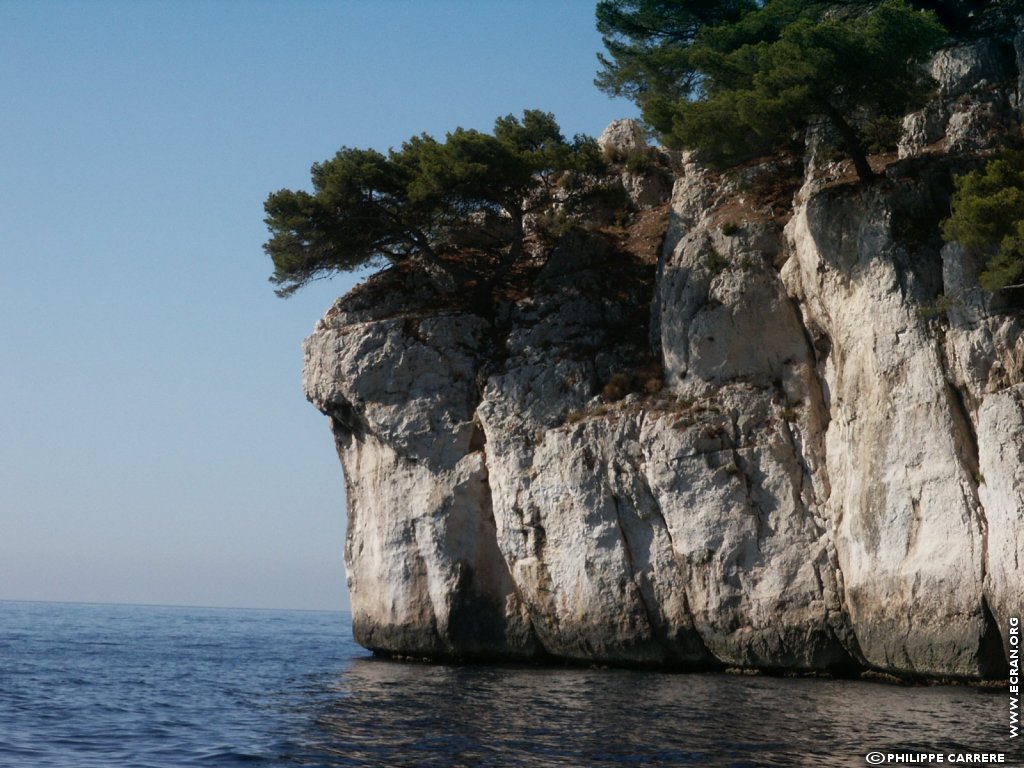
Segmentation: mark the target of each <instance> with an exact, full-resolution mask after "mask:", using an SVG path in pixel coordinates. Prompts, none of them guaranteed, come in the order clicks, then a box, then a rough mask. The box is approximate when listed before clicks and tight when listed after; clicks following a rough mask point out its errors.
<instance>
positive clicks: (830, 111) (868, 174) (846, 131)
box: [825, 104, 877, 184]
mask: <svg viewBox="0 0 1024 768" xmlns="http://www.w3.org/2000/svg"><path fill="white" fill-rule="evenodd" d="M825 115H826V117H828V119H829V120H830V121H831V122H832V125H833V126H834V127H835V129H836V131H838V132H839V137H840V138H841V139H842V140H843V143H844V144H845V145H846V151H847V153H848V154H849V155H850V159H851V160H853V167H854V168H856V169H857V178H859V179H860V183H861V184H869V183H870V182H872V181H874V180H875V179H876V178H877V176H876V175H875V172H874V171H872V170H871V163H869V162H868V156H867V154H866V153H865V152H864V146H863V145H862V144H861V143H860V137H859V136H858V135H857V131H855V130H854V129H853V126H852V125H850V124H849V123H848V122H846V118H844V117H843V115H842V113H841V112H840V111H839V110H838V109H836V108H835V107H833V106H832V105H831V104H826V105H825Z"/></svg>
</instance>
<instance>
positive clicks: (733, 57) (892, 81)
mask: <svg viewBox="0 0 1024 768" xmlns="http://www.w3.org/2000/svg"><path fill="white" fill-rule="evenodd" d="M597 14H598V28H599V29H600V30H601V32H602V33H603V35H604V41H605V45H606V47H607V48H608V52H609V55H610V58H603V59H602V70H601V72H600V73H599V74H598V77H597V80H596V82H597V84H598V85H599V86H600V87H602V88H604V89H605V90H607V91H608V92H610V93H613V94H617V95H628V96H630V97H632V98H634V99H635V100H636V101H637V103H638V104H639V105H640V107H641V109H642V111H643V115H644V118H645V119H646V120H647V121H648V122H649V123H651V124H652V125H653V126H654V127H655V128H656V129H657V130H658V131H660V132H661V133H662V135H663V138H664V140H665V141H666V143H668V144H669V145H670V146H675V147H682V148H689V149H701V150H704V151H705V152H706V153H707V154H708V155H709V157H710V158H711V159H713V160H717V161H719V162H721V163H731V162H736V161H738V160H740V159H743V158H745V157H749V156H753V155H756V154H760V153H764V152H767V151H770V150H772V149H775V148H778V147H780V146H783V145H785V144H786V143H787V142H788V141H789V140H790V137H791V136H792V135H793V133H794V131H798V130H800V129H803V128H805V127H806V126H807V125H809V124H810V123H812V122H814V121H816V120H826V121H828V123H830V124H831V125H832V127H833V128H834V129H835V131H836V133H837V134H838V137H839V139H840V140H841V142H842V144H843V148H844V149H845V151H846V152H847V153H848V154H849V155H850V157H851V159H852V160H853V162H854V165H855V167H856V169H857V173H858V175H859V177H860V178H861V179H862V180H864V181H867V180H869V179H871V178H872V177H873V174H872V171H871V167H870V165H869V164H868V160H867V156H866V152H865V149H864V142H863V137H862V133H861V129H862V128H864V127H865V126H866V124H867V123H868V122H870V121H874V120H878V119H879V118H884V117H896V116H900V115H902V114H903V113H904V112H905V111H906V110H907V109H910V108H913V107H914V106H916V105H918V104H920V103H921V101H922V100H923V98H924V97H925V96H926V95H927V93H928V91H929V89H930V87H931V85H932V84H931V81H930V78H929V77H928V76H927V74H926V73H925V71H924V69H923V68H922V67H920V66H919V65H920V63H921V62H922V61H923V60H924V59H925V57H927V55H928V54H929V53H930V52H931V51H932V50H934V49H935V47H936V46H937V45H938V44H939V43H940V42H941V41H942V40H943V39H944V38H945V37H946V34H947V32H946V30H945V29H944V28H943V26H942V25H941V24H940V23H939V22H938V21H937V19H936V17H935V14H934V13H933V12H930V11H923V10H918V9H915V8H912V7H911V6H910V5H908V4H907V3H906V2H905V0H881V2H856V1H855V0H847V1H846V2H814V1H813V0H767V2H746V1H745V0H719V1H718V2H688V1H687V0H676V2H671V1H670V0H603V2H601V3H600V4H599V5H598V11H597Z"/></svg>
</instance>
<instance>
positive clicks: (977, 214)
mask: <svg viewBox="0 0 1024 768" xmlns="http://www.w3.org/2000/svg"><path fill="white" fill-rule="evenodd" d="M942 233H943V235H944V236H945V238H946V240H950V241H957V242H959V243H961V244H962V245H963V246H964V247H965V248H967V249H968V250H969V251H970V252H972V253H974V254H976V255H977V256H979V257H981V258H982V259H983V261H984V268H983V270H982V272H981V274H980V282H981V285H982V287H983V288H985V289H986V290H988V291H997V290H999V289H1000V288H1005V287H1006V286H1008V285H1014V284H1017V283H1020V282H1022V281H1024V150H1009V151H1006V152H1004V153H1003V155H1002V156H1001V157H998V158H996V159H994V160H991V161H989V163H988V164H987V165H986V166H985V168H984V169H983V170H980V171H972V172H971V173H968V174H965V175H963V176H961V177H960V178H958V179H957V180H956V193H955V194H954V195H953V215H952V216H950V218H948V219H946V221H945V222H944V223H943V225H942Z"/></svg>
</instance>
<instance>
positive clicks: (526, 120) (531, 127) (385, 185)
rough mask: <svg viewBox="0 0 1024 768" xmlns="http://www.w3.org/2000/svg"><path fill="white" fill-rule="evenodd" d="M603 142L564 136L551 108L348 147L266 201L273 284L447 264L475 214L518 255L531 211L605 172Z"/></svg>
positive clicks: (284, 289) (284, 287)
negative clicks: (505, 232)
mask: <svg viewBox="0 0 1024 768" xmlns="http://www.w3.org/2000/svg"><path fill="white" fill-rule="evenodd" d="M603 169H604V162H603V160H602V158H601V155H600V151H599V150H598V147H597V142H595V141H594V140H593V139H591V138H589V137H586V136H576V137H574V138H573V139H572V140H571V141H568V140H566V139H565V138H564V137H563V136H562V134H561V131H560V130H559V127H558V124H557V123H556V122H555V119H554V117H553V116H552V115H550V114H548V113H545V112H541V111H538V110H528V111H526V112H524V113H523V117H522V119H520V118H517V117H515V116H513V115H507V116H505V117H501V118H498V120H497V121H495V126H494V133H493V134H487V133H482V132H480V131H475V130H467V129H463V128H458V129H456V130H455V131H453V132H452V133H449V134H448V135H447V136H446V139H445V141H444V142H439V141H437V140H436V139H433V138H431V137H430V136H427V135H421V136H414V137H412V138H410V139H409V140H408V141H406V142H405V143H404V144H402V146H401V148H400V149H397V150H395V149H392V150H390V151H389V152H388V154H387V155H384V154H381V153H380V152H377V151H375V150H372V149H352V148H343V149H341V150H340V151H339V152H338V153H337V154H336V155H335V156H334V157H333V158H332V159H330V160H327V161H325V162H323V163H317V164H315V165H314V166H313V168H312V174H311V175H312V182H313V192H312V193H309V192H304V191H293V190H288V189H283V190H281V191H279V192H275V193H273V194H271V195H270V196H269V197H268V198H267V201H266V203H265V206H264V207H265V211H266V214H267V217H266V219H265V221H266V224H267V227H268V228H269V230H270V234H271V237H270V239H269V240H268V241H267V242H266V244H265V245H264V250H265V251H266V252H267V253H268V254H269V255H270V257H271V258H272V259H273V262H274V274H273V276H272V277H271V281H272V282H273V283H275V284H276V285H278V286H280V287H279V288H278V289H277V294H278V295H279V296H288V295H291V294H292V293H294V292H295V291H296V290H298V289H299V288H301V287H302V286H303V285H305V284H306V283H307V282H309V281H310V280H313V279H316V278H319V277H323V276H326V275H329V274H332V273H334V272H338V271H341V272H349V271H353V270H356V269H360V268H362V267H364V266H367V265H370V266H373V265H378V264H385V263H398V262H401V261H404V260H406V259H410V258H415V259H419V260H421V261H424V262H427V263H430V264H432V265H433V266H434V267H436V268H439V269H442V270H448V271H450V269H451V268H450V267H449V266H447V265H446V264H445V263H444V261H443V260H442V259H440V258H439V257H438V250H439V249H442V248H444V247H445V246H446V245H447V244H448V243H449V242H450V240H451V239H452V237H453V235H454V233H455V232H456V231H457V230H459V229H460V228H461V229H465V228H466V227H467V226H469V224H468V222H469V221H470V220H471V217H472V216H473V215H474V214H478V213H479V214H488V213H490V214H499V215H501V216H503V217H505V218H506V219H508V220H509V221H510V222H511V224H512V229H513V232H514V234H513V236H512V238H511V240H509V241H505V242H502V243H496V244H495V252H496V255H498V256H500V257H502V258H503V259H505V260H508V259H512V260H514V259H515V258H516V257H518V255H519V253H520V251H521V248H522V240H523V236H524V230H523V222H524V217H525V216H526V215H527V214H528V213H531V212H534V211H535V210H539V209H541V208H543V207H544V206H547V205H550V203H551V201H552V199H553V196H554V195H555V194H556V190H557V192H558V194H559V195H560V196H561V197H562V198H564V199H566V200H569V201H571V199H572V198H573V197H574V196H575V195H576V193H577V192H578V190H581V189H582V188H583V187H584V184H583V183H582V181H581V179H584V178H586V177H588V176H589V175H591V174H597V173H601V172H602V171H603Z"/></svg>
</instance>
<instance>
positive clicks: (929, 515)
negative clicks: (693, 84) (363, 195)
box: [305, 39, 1024, 677]
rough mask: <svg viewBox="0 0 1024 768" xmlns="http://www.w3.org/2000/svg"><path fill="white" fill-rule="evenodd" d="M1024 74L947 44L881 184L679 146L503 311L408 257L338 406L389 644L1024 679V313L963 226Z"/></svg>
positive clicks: (355, 344)
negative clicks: (957, 192)
mask: <svg viewBox="0 0 1024 768" xmlns="http://www.w3.org/2000/svg"><path fill="white" fill-rule="evenodd" d="M1022 60H1024V40H1020V39H1019V40H1018V41H1017V50H1016V51H1014V50H1013V48H1012V47H1009V46H1007V45H1005V44H1000V43H999V42H997V41H982V42H980V43H976V44H973V45H970V46H962V47H960V48H956V49H951V50H948V51H945V52H943V53H942V54H940V55H939V56H938V57H937V58H936V60H935V62H934V64H933V73H934V74H935V76H936V77H937V79H938V80H939V82H940V85H941V91H940V94H939V98H937V99H936V100H935V101H934V102H933V103H932V104H930V105H929V106H928V107H927V108H926V109H925V110H923V111H922V112H920V113H917V114H915V115H911V116H909V117H908V118H907V119H906V120H905V122H904V130H903V139H902V140H901V142H900V150H899V156H898V157H897V156H890V157H878V158H874V161H875V166H876V169H877V170H879V171H880V172H881V173H882V176H883V178H882V179H880V180H879V181H878V182H877V183H875V184H873V185H871V186H868V187H866V188H865V187H861V186H859V185H857V184H856V180H855V177H854V175H853V173H852V171H851V170H850V169H849V167H848V164H846V163H844V162H843V161H841V160H836V159H834V158H831V157H830V156H829V154H828V151H827V150H826V149H825V147H826V146H827V142H823V141H820V139H821V138H822V137H821V136H818V135H814V134H813V132H812V135H811V136H810V138H809V140H808V148H807V153H806V156H805V157H804V158H803V159H802V160H801V159H796V160H794V159H793V158H788V159H787V158H784V157H778V158H771V159H768V160H764V161H761V162H759V163H753V164H748V165H747V166H745V167H744V168H741V169H737V170H734V171H732V172H730V173H726V174H713V173H711V172H709V171H707V170H705V169H704V168H702V167H701V166H700V165H699V164H698V163H697V162H696V161H695V160H694V158H692V157H690V156H684V157H682V158H679V157H671V158H669V159H670V160H671V163H668V165H670V166H671V168H670V170H659V169H658V168H655V169H654V170H653V171H651V172H647V173H641V174H636V173H632V174H631V173H629V172H628V171H625V170H624V171H623V174H624V177H623V183H624V188H625V190H626V192H627V193H628V194H629V197H630V198H631V200H632V202H633V205H634V206H635V208H636V209H637V211H638V212H637V213H636V214H635V215H634V218H633V220H632V223H631V224H630V225H629V226H627V227H619V228H616V227H614V226H611V227H605V228H604V229H603V230H601V231H599V232H591V233H581V232H573V233H570V234H567V235H565V236H564V237H562V239H561V240H560V241H559V242H558V243H557V245H555V246H554V247H553V250H550V251H548V252H546V253H545V255H544V258H542V259H538V260H535V262H534V263H533V264H532V265H530V266H529V267H524V269H525V270H526V272H525V273H524V275H521V276H520V282H521V284H522V285H528V286H529V290H518V291H517V290H509V291H507V292H506V293H505V294H503V295H502V296H500V297H498V300H497V301H496V303H495V304H494V306H493V307H491V308H490V309H489V310H487V311H482V310H481V309H480V308H479V307H474V306H473V305H471V304H468V303H466V302H463V301H461V300H460V299H459V297H458V296H456V295H447V294H445V293H444V292H443V291H442V289H440V288H438V287H436V286H435V285H433V284H431V282H430V281H428V280H426V279H425V278H423V277H422V276H420V275H417V274H416V273H414V272H404V271H401V270H391V271H390V272H388V273H384V274H382V275H379V276H377V277H374V278H371V279H370V280H369V281H368V282H367V284H365V285H364V286H361V287H360V288H358V289H356V290H355V291H353V292H352V293H351V294H350V295H348V296H346V297H344V298H342V299H340V300H339V301H338V302H337V303H336V304H335V306H334V307H333V308H332V309H331V310H330V311H329V312H328V313H327V315H326V316H325V317H324V319H323V320H322V321H321V322H320V323H319V324H318V326H317V328H316V331H315V333H314V334H313V335H312V336H311V337H310V338H309V339H308V340H307V342H306V368H305V386H306V392H307V395H308V397H309V399H310V400H311V401H312V402H313V403H314V404H315V405H316V406H317V407H318V408H319V409H320V410H322V411H323V412H324V413H325V414H327V415H328V416H329V417H330V419H331V424H332V427H333V430H334V434H335V437H336V440H337V446H338V451H339V454H340V456H341V460H342V463H343V465H344V472H345V479H346V488H347V498H348V526H349V528H348V538H347V542H346V562H347V564H348V572H349V580H350V589H351V598H352V614H353V625H354V627H355V633H356V639H357V640H358V641H359V642H360V643H362V644H363V645H364V646H366V647H368V648H371V649H373V650H376V651H380V652H384V653H391V654H400V655H413V656H420V657H423V656H426V657H433V658H444V657H459V658H520V659H535V658H541V657H549V658H555V659H569V660H586V661H594V662H608V663H624V664H651V665H671V666H680V667H690V666H693V667H699V666H740V667H752V668H760V669H767V670H807V671H811V670H835V671H856V670H859V669H876V670H884V671H890V672H895V673H904V674H915V675H925V676H944V677H945V676H951V677H990V676H998V675H1001V674H1003V673H1004V672H1005V665H1006V660H1005V648H1004V645H1005V643H1006V641H1007V638H1006V634H1005V630H1006V627H1007V626H1008V619H1009V617H1010V616H1011V615H1017V614H1018V613H1019V611H1020V610H1021V607H1022V606H1024V563H1021V562H1020V556H1019V555H1020V553H1021V552H1022V548H1024V339H1022V336H1021V331H1022V329H1024V315H1022V314H1021V313H1020V312H1019V311H1017V310H1015V309H1014V308H1013V307H1012V306H1011V307H1009V308H1006V307H1004V308H1002V309H998V308H997V307H995V306H994V305H993V302H992V297H991V295H989V294H986V293H984V292H983V291H981V290H980V289H979V288H978V287H977V280H976V272H977V266H976V265H974V264H972V263H971V259H970V258H969V257H968V256H967V255H966V254H965V253H963V252H961V250H960V249H958V248H956V247H954V246H943V244H942V241H941V238H940V236H939V231H938V222H939V221H940V220H941V219H942V218H943V217H945V216H946V215H948V209H949V198H950V193H951V189H952V178H953V176H954V175H955V174H956V173H959V172H962V171H963V170H965V169H968V168H971V167H975V166H976V165H977V163H978V162H979V158H980V157H983V155H984V152H985V151H986V150H988V149H990V148H991V147H992V146H994V142H995V141H996V140H997V138H998V136H999V134H1000V132H1005V131H1006V130H1010V129H1014V128H1015V127H1016V125H1017V124H1018V123H1019V121H1020V105H1021V98H1020V92H1019V88H1020V87H1021V82H1022V77H1024V75H1022V73H1021V70H1020V62H1021V61H1022ZM639 141H640V139H639V137H638V136H637V135H636V132H635V127H634V126H631V125H630V124H628V123H621V124H616V125H615V126H613V128H612V129H610V131H609V132H606V135H605V136H604V137H603V138H602V142H603V143H604V144H605V146H606V147H611V148H612V149H615V150H617V151H629V150H631V149H635V145H636V144H637V143H638V142H639ZM666 179H668V180H669V181H671V180H672V179H674V187H672V189H671V194H670V196H668V195H667V190H668V188H669V185H668V184H667V183H666ZM659 190H664V192H661V191H659ZM666 197H668V199H667V201H665V198H666ZM666 217H667V222H666ZM661 233H664V237H663V238H662V237H661ZM530 270H532V271H530Z"/></svg>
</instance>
